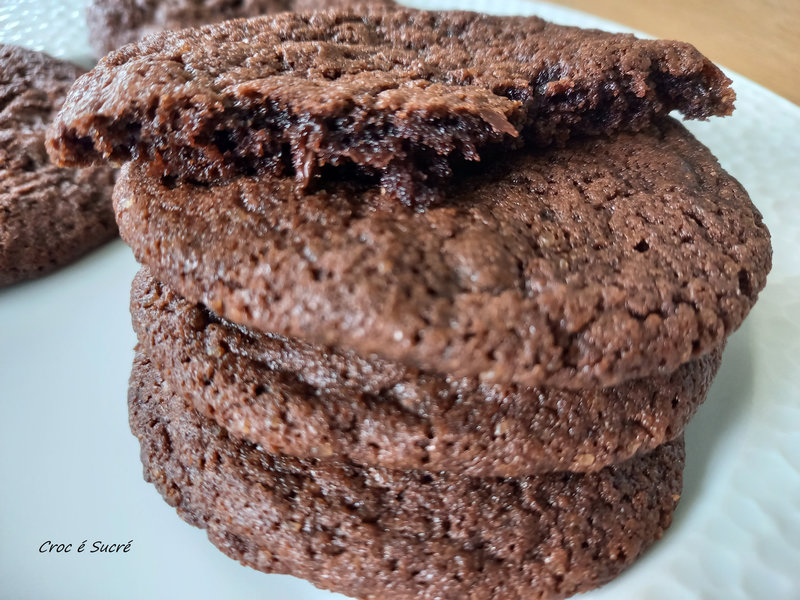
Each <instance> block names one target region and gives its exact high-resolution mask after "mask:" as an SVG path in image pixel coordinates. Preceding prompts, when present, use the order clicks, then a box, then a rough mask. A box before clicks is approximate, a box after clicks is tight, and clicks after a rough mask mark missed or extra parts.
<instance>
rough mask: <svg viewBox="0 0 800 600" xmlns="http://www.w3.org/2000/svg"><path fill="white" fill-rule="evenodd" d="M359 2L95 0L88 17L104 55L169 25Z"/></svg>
mask: <svg viewBox="0 0 800 600" xmlns="http://www.w3.org/2000/svg"><path fill="white" fill-rule="evenodd" d="M371 1H373V2H375V1H377V0H371ZM357 3H359V2H358V0H91V1H90V2H89V6H88V7H87V9H86V20H87V22H88V23H89V34H90V35H89V39H90V41H91V43H92V46H93V47H94V49H95V51H97V53H98V55H99V56H102V55H104V54H107V53H108V52H111V51H112V50H116V49H117V48H120V47H122V46H124V45H125V44H130V43H131V42H136V41H138V40H140V39H142V38H143V37H144V36H146V35H149V34H152V33H157V32H159V31H164V30H168V29H183V28H184V27H196V26H198V25H206V24H208V23H218V22H220V21H226V20H228V19H241V18H246V17H257V16H259V15H266V14H270V13H276V12H281V11H285V10H299V11H306V10H312V9H315V8H326V7H334V6H348V5H353V4H357ZM384 3H385V4H390V3H391V2H390V0H386V2H384Z"/></svg>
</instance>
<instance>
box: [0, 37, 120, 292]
mask: <svg viewBox="0 0 800 600" xmlns="http://www.w3.org/2000/svg"><path fill="white" fill-rule="evenodd" d="M82 72H83V70H82V69H81V68H80V67H78V66H76V65H73V64H70V63H67V62H64V61H61V60H57V59H55V58H51V57H50V56H47V55H46V54H42V53H40V52H34V51H32V50H26V49H24V48H19V47H16V46H9V45H5V44H0V286H2V285H8V284H11V283H14V282H16V281H21V280H23V279H30V278H32V277H37V276H39V275H43V274H45V273H47V272H49V271H52V270H53V269H55V268H57V267H59V266H61V265H64V264H67V263H69V262H71V261H73V260H75V259H76V258H78V257H80V256H81V255H83V254H85V253H86V252H88V251H89V250H91V249H92V248H94V247H96V246H97V245H99V244H101V243H102V242H105V241H106V240H109V239H111V238H112V237H114V236H115V235H116V232H117V228H116V224H115V223H114V212H113V210H112V208H111V189H112V187H113V185H114V175H113V171H112V170H111V168H110V167H108V166H96V167H89V168H85V169H73V168H58V167H56V166H54V165H53V164H51V163H50V160H49V158H48V156H47V152H46V151H45V147H44V140H45V134H46V131H47V127H48V125H49V123H50V121H51V119H52V118H53V117H54V116H55V114H56V113H57V112H58V110H59V108H60V107H61V104H62V102H63V101H64V97H65V96H66V94H67V91H68V90H69V88H70V86H71V85H72V84H73V83H74V81H75V79H76V78H77V77H78V76H79V75H80V74H81V73H82Z"/></svg>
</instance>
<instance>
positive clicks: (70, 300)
mask: <svg viewBox="0 0 800 600" xmlns="http://www.w3.org/2000/svg"><path fill="white" fill-rule="evenodd" d="M84 1H85V0H77V1H74V0H62V1H59V0H38V1H37V0H23V1H19V0H17V1H15V0H10V1H9V0H4V2H3V3H2V5H0V42H7V43H17V44H21V45H24V46H28V47H31V48H37V49H42V50H45V51H48V52H50V53H52V54H54V55H57V56H63V57H67V58H72V59H75V60H78V61H81V62H84V63H86V61H87V60H90V59H89V56H90V53H89V47H88V43H87V37H88V33H87V31H86V27H85V24H84V22H83V18H82V14H83V2H84ZM413 4H414V5H415V6H419V7H427V8H465V9H473V10H485V11H487V12H496V13H502V14H539V15H541V16H543V17H545V18H547V19H550V20H553V21H556V22H560V23H564V24H571V25H580V26H584V27H601V28H604V29H611V30H616V31H624V30H625V28H623V27H621V26H618V25H615V24H613V23H609V22H606V21H602V20H600V19H596V18H594V17H591V16H589V15H585V14H582V13H578V12H574V11H570V10H567V9H562V8H558V7H554V6H551V5H547V4H544V3H533V2H524V1H522V0H518V1H517V0H506V1H505V2H489V1H482V0H459V1H456V0H453V1H450V2H442V1H437V2H423V1H421V0H419V1H416V2H413ZM733 79H734V87H735V89H736V92H737V94H738V100H737V110H736V113H735V115H734V116H733V117H731V118H728V119H715V120H712V121H709V122H705V123H690V124H689V127H690V129H691V130H692V131H693V132H694V133H695V134H696V135H697V136H698V137H699V138H700V140H701V141H703V142H704V143H705V144H706V145H708V146H709V147H710V148H711V149H712V150H713V151H714V153H715V154H716V155H717V156H718V157H719V159H720V161H721V163H722V165H723V166H724V167H725V168H726V169H727V170H728V171H730V172H731V173H732V174H733V175H734V176H735V177H737V178H738V179H739V180H740V181H741V182H742V183H743V184H744V186H745V187H746V188H747V190H748V191H749V192H750V195H751V196H752V198H753V200H754V202H755V203H756V205H757V206H758V207H759V208H760V209H761V211H762V212H763V214H764V217H765V220H766V222H767V224H768V226H769V228H770V230H771V231H772V235H773V245H774V250H775V260H774V263H775V264H774V268H773V270H772V273H771V274H770V276H769V282H768V285H767V288H766V289H765V290H764V292H763V293H762V295H761V298H760V300H759V302H758V304H757V306H756V307H755V309H754V310H753V311H752V313H751V315H750V317H749V318H748V320H747V321H746V322H745V325H744V326H743V327H742V329H741V330H740V331H739V332H737V333H736V334H735V335H734V336H733V337H732V338H731V340H730V342H729V344H728V348H727V350H726V352H725V360H724V362H723V366H722V369H721V371H720V373H719V376H718V378H717V380H716V382H715V384H714V386H713V388H712V390H711V393H710V396H709V398H708V401H707V402H706V404H705V405H704V406H703V407H702V408H701V409H700V412H699V413H698V415H697V417H696V418H695V420H694V421H693V422H692V423H691V424H690V426H689V428H688V430H687V469H686V476H685V479H686V483H685V491H684V495H683V498H682V500H681V503H680V506H679V507H678V511H677V514H676V517H675V523H674V525H673V527H672V528H671V529H670V530H669V532H668V533H667V535H666V536H665V537H664V539H663V540H662V541H661V542H659V543H658V544H657V545H656V546H655V547H654V548H653V549H652V550H651V551H650V552H648V553H647V555H646V556H644V557H643V558H642V559H641V560H640V561H639V562H638V563H637V564H636V565H635V566H634V567H633V568H631V569H630V570H629V571H628V572H627V573H626V574H624V575H623V576H622V577H620V578H619V579H618V580H616V581H615V582H613V583H612V584H610V585H608V586H606V587H605V588H602V589H601V590H598V591H596V592H592V593H590V594H586V595H583V596H580V598H586V600H589V599H592V600H601V599H602V600H611V599H615V600H616V599H619V598H643V599H644V598H646V599H648V600H662V599H663V600H675V599H677V598H681V599H687V600H692V599H716V598H719V599H725V600H735V599H737V598H770V599H772V600H784V599H785V600H789V599H797V598H800V569H798V566H800V257H798V255H800V197H798V196H800V108H798V107H797V106H795V105H793V104H791V103H790V102H788V101H786V100H784V99H782V98H780V97H778V96H776V95H774V94H772V93H771V92H769V91H767V90H765V89H764V88H761V87H759V86H758V85H756V84H754V83H752V82H751V81H748V80H746V79H744V78H742V77H737V76H735V75H733ZM136 268H137V267H136V264H135V262H134V260H133V258H132V256H131V253H130V251H129V250H128V249H127V248H126V247H125V246H124V245H123V244H122V243H121V242H119V241H118V242H115V243H113V244H110V245H108V246H106V247H105V248H103V249H101V250H100V251H98V252H95V253H94V254H92V255H91V256H89V257H87V258H86V259H84V260H82V261H80V262H79V263H78V264H76V265H73V266H72V267H69V268H67V269H64V270H62V271H60V272H58V273H56V274H55V275H52V276H50V277H47V278H45V279H43V280H40V281H35V282H31V283H27V284H23V285H18V286H15V287H13V288H11V289H7V290H4V291H0V411H2V412H0V481H2V487H1V488H0V489H1V490H2V491H0V598H9V599H14V600H18V599H26V598H31V599H37V600H48V599H56V598H57V599H60V600H68V599H72V598H75V599H80V600H90V599H94V598H98V599H100V598H109V597H113V598H119V599H127V598H130V599H140V598H154V599H159V598H174V597H177V598H192V599H194V600H203V599H212V598H213V599H217V598H235V599H238V598H267V599H275V600H284V599H286V598H292V599H293V600H334V599H336V598H338V599H343V596H338V595H335V594H329V593H326V592H322V591H319V590H317V589H315V588H314V587H312V586H311V585H310V584H308V583H306V582H303V581H300V580H297V579H294V578H291V577H287V576H279V575H263V574H261V573H257V572H255V571H253V570H251V569H246V568H243V567H241V566H239V565H238V564H237V563H235V562H234V561H231V560H230V559H228V558H226V557H224V556H223V555H222V554H221V553H220V552H218V551H217V550H216V549H215V548H214V547H213V546H212V545H211V544H210V543H209V542H208V541H207V540H206V539H205V534H204V533H203V532H202V531H199V530H196V529H194V528H192V527H190V526H189V525H186V524H185V523H183V522H182V521H181V520H180V519H179V518H178V517H177V516H176V515H175V511H174V510H173V509H172V508H170V507H169V506H167V505H166V504H165V503H164V502H163V501H162V500H161V498H160V496H159V495H158V494H157V492H156V491H155V489H154V488H152V486H150V485H149V484H146V483H145V482H144V481H143V480H142V477H141V465H140V463H139V459H138V444H137V443H136V440H135V439H134V438H133V436H132V435H131V434H130V432H129V430H128V423H127V409H126V405H125V397H126V386H127V378H128V373H129V369H130V364H131V359H132V357H133V352H132V348H133V344H134V336H133V333H132V331H131V327H130V321H129V315H128V291H129V286H130V281H131V278H132V277H133V274H134V273H135V271H136ZM84 540H86V541H87V548H86V550H85V551H84V552H83V553H78V552H77V545H78V544H80V543H81V542H82V541H84ZM129 540H132V542H131V546H130V551H129V552H127V553H116V554H107V553H100V552H96V553H90V550H91V547H92V544H93V543H94V542H95V541H100V542H102V543H103V544H109V543H120V542H121V543H123V544H124V543H127V542H128V541H129ZM47 541H51V542H53V543H56V544H57V543H64V544H68V543H71V544H73V548H72V551H71V552H69V553H66V554H64V553H61V554H57V553H52V552H51V553H41V552H40V547H41V545H42V543H43V542H47Z"/></svg>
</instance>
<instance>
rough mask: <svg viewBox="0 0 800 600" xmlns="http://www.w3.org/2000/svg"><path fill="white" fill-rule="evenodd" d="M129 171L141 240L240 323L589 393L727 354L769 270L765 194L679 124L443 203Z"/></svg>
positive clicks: (500, 170) (132, 215)
mask: <svg viewBox="0 0 800 600" xmlns="http://www.w3.org/2000/svg"><path fill="white" fill-rule="evenodd" d="M146 171H147V165H145V164H141V163H129V164H128V165H126V167H125V168H124V169H123V171H122V174H121V176H120V181H119V183H118V185H117V187H116V188H115V191H114V200H115V207H116V211H117V220H118V223H119V225H120V232H121V235H122V237H123V238H124V239H125V241H126V242H128V243H129V244H130V245H131V246H132V247H133V249H134V253H135V254H136V257H137V258H138V259H139V260H140V261H141V262H143V263H145V264H146V265H148V266H149V267H150V269H151V271H152V273H153V275H154V276H155V277H156V278H157V279H159V280H161V281H164V282H166V283H167V284H169V285H170V287H172V288H173V289H174V290H175V291H177V292H178V293H180V294H181V295H182V296H184V297H185V298H188V299H190V300H192V301H193V302H202V303H203V304H205V305H206V306H208V307H209V308H211V309H212V310H213V311H214V312H216V313H217V314H219V315H222V316H224V317H226V318H228V319H229V320H231V321H234V322H238V323H241V324H244V325H247V326H249V327H251V328H254V329H259V330H261V331H265V332H275V333H279V334H281V335H285V336H288V337H296V338H299V339H302V340H305V341H308V342H312V343H316V344H319V345H325V346H337V347H339V348H345V349H350V350H354V351H355V352H357V353H359V354H361V355H362V356H364V357H368V356H369V355H371V354H375V355H378V356H383V357H385V358H389V359H392V360H395V361H398V362H402V363H405V364H411V365H414V366H417V367H420V368H422V369H426V370H431V371H437V372H439V373H447V374H448V375H452V376H457V377H470V376H478V377H480V378H481V380H483V381H485V382H495V383H507V382H512V381H514V382H517V383H520V384H522V385H528V386H537V385H550V386H554V387H562V388H570V389H581V388H586V387H595V386H608V385H615V384H617V383H620V382H621V381H624V380H626V379H632V378H634V377H644V376H648V375H654V374H656V373H662V374H665V373H669V372H671V371H673V370H675V369H676V368H677V367H678V365H681V364H683V363H685V362H686V361H687V360H689V359H691V358H692V357H695V356H700V355H703V354H705V353H707V352H709V351H710V350H711V349H712V348H714V347H716V346H719V344H720V343H721V342H722V341H723V339H724V338H725V337H726V336H727V335H728V334H729V333H731V332H732V331H733V330H734V329H736V328H737V327H738V326H739V325H740V324H741V322H742V320H743V319H744V317H745V315H746V314H747V312H748V311H749V309H750V307H751V306H752V304H753V303H754V302H755V300H756V298H757V296H758V292H759V291H760V290H761V288H763V287H764V284H765V283H766V275H767V272H768V271H769V268H770V261H771V247H770V240H769V232H768V231H767V229H766V227H765V226H764V224H763V222H762V219H761V215H760V214H759V212H758V210H757V209H756V208H755V207H754V206H753V204H752V203H751V202H750V199H749V198H748V196H747V193H746V192H745V191H744V189H742V187H741V186H740V185H739V184H738V182H736V180H735V179H733V178H732V177H730V175H728V174H727V173H725V171H723V170H722V169H721V168H720V166H719V164H718V163H717V161H716V160H715V159H714V157H713V156H712V154H711V153H710V152H709V151H708V149H707V148H705V147H704V146H703V145H702V144H700V143H699V142H698V141H697V140H695V139H694V138H693V137H692V136H691V134H689V133H688V132H687V131H686V130H685V129H684V128H683V127H682V126H681V125H680V124H679V123H677V122H676V121H674V120H671V119H669V120H666V121H663V122H658V123H657V124H654V125H653V126H651V127H650V128H648V129H647V130H646V131H643V132H640V133H637V134H624V133H620V134H617V135H615V136H614V137H612V138H603V137H600V138H589V139H586V140H583V141H580V142H579V141H577V140H575V141H574V142H573V143H571V144H570V145H569V146H568V147H567V148H563V149H550V150H547V151H543V152H538V153H526V152H518V153H515V154H514V156H512V157H508V158H507V160H505V161H492V164H487V165H486V167H485V168H484V170H482V171H480V172H476V173H473V174H471V175H464V176H463V177H461V178H459V179H458V186H453V188H452V189H451V190H450V192H449V193H448V197H447V198H446V200H445V201H443V202H441V203H439V204H438V205H436V206H434V207H431V208H429V209H427V210H425V211H414V210H411V209H408V208H405V207H402V206H399V205H398V204H397V203H396V202H394V201H392V200H387V199H386V197H385V195H382V194H380V192H379V190H376V189H374V188H372V187H367V188H359V187H358V186H357V185H356V183H354V182H352V181H338V182H330V183H329V185H328V187H327V188H326V189H324V190H320V191H318V192H316V193H313V194H310V193H306V192H303V191H302V190H301V189H300V186H299V185H298V184H296V183H295V182H293V181H292V180H291V179H287V178H275V177H266V176H259V177H240V178H237V179H236V180H234V181H233V182H231V183H229V184H227V185H219V186H210V187H203V186H194V185H189V184H181V185H177V186H171V187H170V186H166V185H164V184H163V182H162V181H161V180H160V179H158V178H153V177H150V176H148V175H147V172H146Z"/></svg>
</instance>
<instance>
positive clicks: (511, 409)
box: [131, 268, 721, 477]
mask: <svg viewBox="0 0 800 600" xmlns="http://www.w3.org/2000/svg"><path fill="white" fill-rule="evenodd" d="M131 313H132V316H133V326H134V329H135V330H136V333H137V336H138V338H139V344H140V347H141V349H142V351H143V352H144V353H145V354H146V355H147V356H148V357H149V359H150V360H151V361H152V363H153V364H154V365H155V366H156V368H157V369H158V370H159V372H160V374H161V376H162V377H163V378H164V380H165V381H167V382H168V383H169V385H170V388H171V389H172V390H174V391H176V392H177V393H180V394H181V395H183V397H185V398H188V399H189V400H190V401H191V402H192V403H193V406H194V408H195V409H196V410H198V411H199V412H200V413H201V414H203V415H204V416H206V417H208V418H210V419H214V420H215V421H216V422H217V423H218V424H219V425H220V426H222V427H224V428H225V429H227V430H228V431H230V432H231V433H232V434H233V435H235V436H237V437H240V438H241V437H245V438H247V439H249V440H251V441H252V442H254V443H256V444H258V445H259V446H260V447H261V448H263V449H264V450H265V451H266V452H270V453H275V454H288V455H291V456H297V457H301V458H331V457H334V456H335V457H337V459H338V460H345V461H350V462H354V463H357V464H362V465H372V466H382V467H388V468H393V469H422V470H427V471H441V470H445V471H450V472H455V473H460V474H463V475H472V476H493V477H496V476H502V477H519V476H523V475H530V474H532V473H539V472H544V471H561V470H572V471H598V470H600V469H601V468H603V467H605V466H607V465H609V464H612V463H619V462H622V461H624V460H626V459H628V458H630V457H631V456H633V455H634V454H644V453H646V452H649V451H651V450H653V449H654V448H655V447H657V446H658V445H660V444H662V443H663V442H666V441H669V440H672V439H674V438H675V437H677V436H678V435H680V434H681V433H682V431H683V428H684V426H685V425H686V423H687V422H688V420H689V419H690V418H691V416H692V415H693V414H694V411H695V409H696V408H697V406H698V405H699V404H700V402H702V401H703V399H704V398H705V395H706V392H707V390H708V387H709V385H710V384H711V380H712V379H713V377H714V374H715V373H716V370H717V368H718V366H719V362H720V355H721V352H719V351H716V352H713V353H712V354H709V355H706V356H703V357H701V358H698V359H696V360H694V361H692V362H690V363H688V364H686V365H683V366H682V367H680V368H679V369H678V370H677V371H675V372H674V373H671V374H670V375H666V376H658V377H652V378H647V379H636V380H633V381H631V382H629V383H625V384H621V385H619V386H617V387H614V388H604V389H593V390H583V391H578V392H568V391H559V390H555V389H546V388H538V389H537V388H525V387H522V386H515V385H508V386H499V385H490V384H481V383H480V382H479V381H477V380H475V379H466V378H464V379H458V378H449V377H444V376H439V375H436V374H433V373H425V372H420V371H417V370H416V369H412V368H408V367H404V366H403V365H400V364H398V363H391V362H386V361H381V360H366V359H363V358H360V357H359V356H357V355H355V354H354V353H352V352H346V353H337V352H334V351H329V350H326V349H323V348H319V347H314V346H311V345H309V344H304V343H302V342H300V341H298V340H291V339H286V338H282V337H280V336H272V335H263V334H258V333H255V332H250V331H247V330H245V329H244V328H240V327H236V326H234V325H232V324H229V323H227V322H225V321H223V320H221V319H219V318H217V317H216V316H215V315H213V314H212V313H210V312H209V311H207V310H205V309H204V308H203V307H202V306H198V305H195V304H191V303H189V302H187V301H186V300H184V299H182V298H180V297H179V296H177V295H176V294H174V293H172V292H170V291H169V290H168V289H166V287H165V286H164V285H162V284H159V283H158V282H156V281H155V280H154V279H153V278H152V277H151V276H150V275H149V273H148V272H147V269H146V268H145V269H144V270H143V271H142V272H140V273H139V274H138V275H137V276H136V278H135V279H134V284H133V291H132V297H131Z"/></svg>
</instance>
